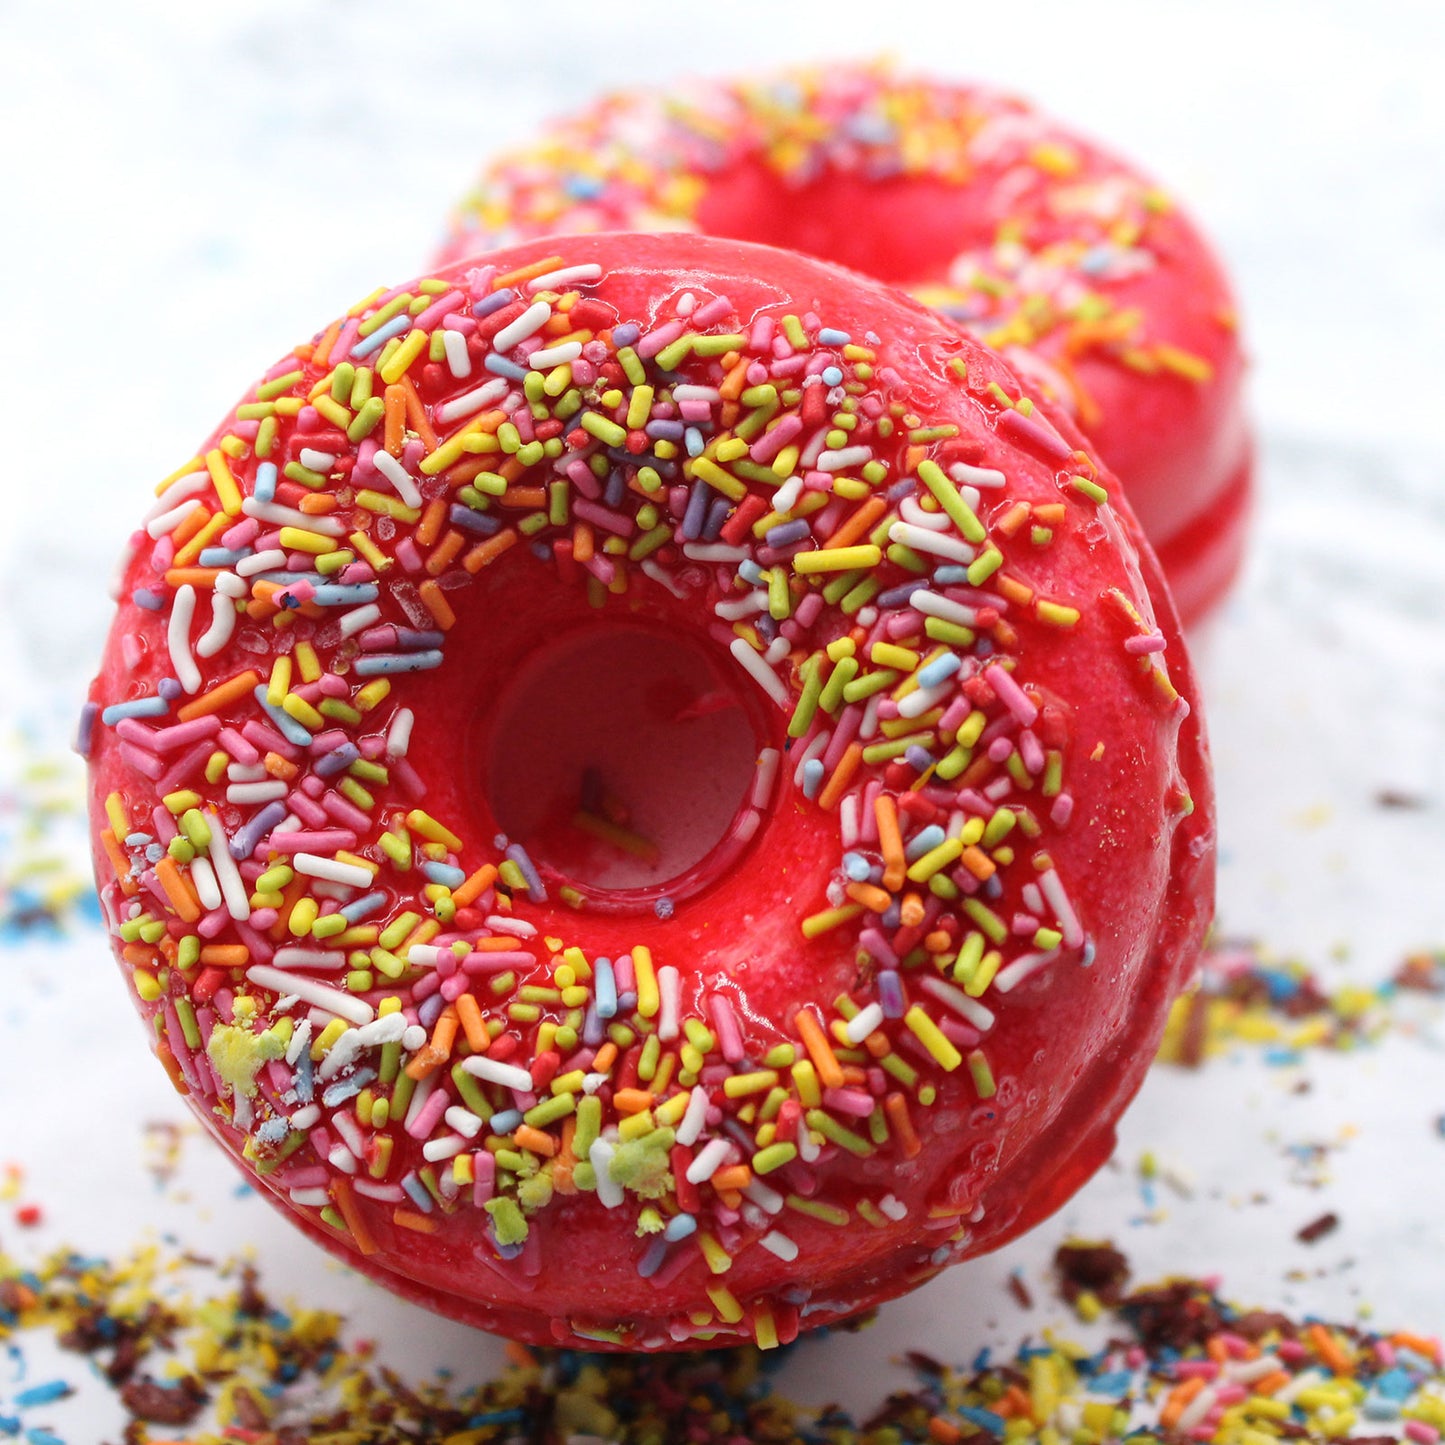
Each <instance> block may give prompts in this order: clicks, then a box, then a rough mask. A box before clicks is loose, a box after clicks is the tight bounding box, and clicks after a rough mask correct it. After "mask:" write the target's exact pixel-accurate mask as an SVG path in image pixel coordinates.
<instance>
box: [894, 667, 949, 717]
mask: <svg viewBox="0 0 1445 1445" xmlns="http://www.w3.org/2000/svg"><path fill="white" fill-rule="evenodd" d="M953 691H954V682H953V679H952V678H951V677H950V678H948V679H947V680H946V681H945V682H940V683H939V684H938V685H937V686H936V687H920V688H919V689H917V691H915V692H910V693H909V694H908V696H907V697H905V698H904V699H903V701H902V702H900V703H899V704H898V715H899V717H922V716H923V714H924V713H926V712H927V711H928V710H929V708H931V707H936V706H937V705H938V704H939V703H941V702H942V701H943V700H944V699H945V698H946V697H949V696H951V695H952V693H953Z"/></svg>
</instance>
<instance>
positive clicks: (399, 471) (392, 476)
mask: <svg viewBox="0 0 1445 1445" xmlns="http://www.w3.org/2000/svg"><path fill="white" fill-rule="evenodd" d="M371 463H372V465H373V466H374V467H375V468H376V469H377V471H379V472H380V473H381V474H382V476H384V477H385V478H386V479H387V481H389V482H390V483H391V485H392V487H393V488H395V490H396V494H397V496H399V497H400V498H401V499H402V501H403V502H405V503H406V504H407V506H408V507H419V506H421V492H420V490H419V489H418V487H417V484H416V481H415V479H414V478H413V477H412V475H411V473H410V472H408V471H407V469H406V468H405V467H404V466H402V464H401V463H400V462H399V461H397V459H396V458H395V457H394V456H392V454H391V453H390V452H388V451H383V450H381V448H379V447H378V448H377V450H376V453H375V454H374V455H373V456H372V458H371Z"/></svg>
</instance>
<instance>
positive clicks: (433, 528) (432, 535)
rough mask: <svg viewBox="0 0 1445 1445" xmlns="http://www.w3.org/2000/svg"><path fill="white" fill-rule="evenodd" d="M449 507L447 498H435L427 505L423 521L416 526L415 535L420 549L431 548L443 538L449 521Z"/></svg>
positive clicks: (422, 517) (422, 516)
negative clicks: (443, 528)
mask: <svg viewBox="0 0 1445 1445" xmlns="http://www.w3.org/2000/svg"><path fill="white" fill-rule="evenodd" d="M449 505H450V503H449V502H448V501H447V499H446V498H445V497H433V498H432V499H431V501H429V502H428V503H427V504H426V508H425V509H424V510H423V512H422V514H421V521H419V522H418V523H417V524H416V531H415V532H414V533H413V536H415V538H416V544H417V546H418V547H430V546H431V544H432V543H433V542H435V541H436V539H437V538H438V537H440V536H441V534H442V527H443V526H444V525H445V523H446V520H447V507H448V506H449Z"/></svg>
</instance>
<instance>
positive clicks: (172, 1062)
mask: <svg viewBox="0 0 1445 1445" xmlns="http://www.w3.org/2000/svg"><path fill="white" fill-rule="evenodd" d="M155 1054H156V1059H157V1060H158V1061H159V1063H160V1066H161V1068H163V1069H164V1070H165V1071H166V1077H167V1078H169V1079H170V1081H171V1087H172V1088H173V1089H174V1090H175V1091H176V1093H178V1094H182V1095H184V1094H189V1093H190V1092H191V1086H190V1085H189V1084H188V1083H186V1076H185V1075H184V1074H183V1073H182V1072H181V1065H180V1062H179V1060H178V1059H177V1058H176V1056H175V1054H173V1053H172V1052H171V1046H170V1045H169V1044H167V1043H165V1042H160V1041H158V1042H157V1044H156V1048H155Z"/></svg>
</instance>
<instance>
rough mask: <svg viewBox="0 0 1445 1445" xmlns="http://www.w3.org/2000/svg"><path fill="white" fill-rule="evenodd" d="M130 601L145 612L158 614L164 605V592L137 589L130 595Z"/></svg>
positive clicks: (143, 588)
mask: <svg viewBox="0 0 1445 1445" xmlns="http://www.w3.org/2000/svg"><path fill="white" fill-rule="evenodd" d="M130 600H131V601H132V602H134V603H135V605H136V606H137V607H144V608H145V610H146V611H147V612H159V611H160V610H161V609H162V608H163V607H164V606H165V605H166V597H165V593H164V592H152V591H151V589H150V588H149V587H137V588H136V589H135V591H134V592H132V593H131V594H130Z"/></svg>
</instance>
